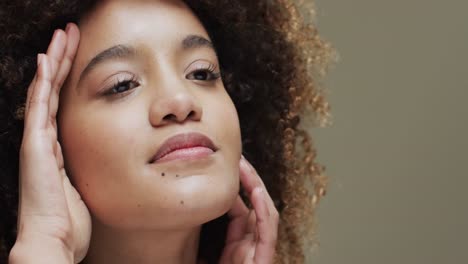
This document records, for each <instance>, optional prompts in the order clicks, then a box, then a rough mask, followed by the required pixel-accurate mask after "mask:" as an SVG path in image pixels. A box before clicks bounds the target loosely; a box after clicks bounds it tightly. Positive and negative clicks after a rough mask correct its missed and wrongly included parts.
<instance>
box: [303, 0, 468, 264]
mask: <svg viewBox="0 0 468 264" xmlns="http://www.w3.org/2000/svg"><path fill="white" fill-rule="evenodd" d="M316 4H317V8H318V25H319V29H320V31H321V33H322V34H323V36H325V38H327V39H328V40H330V41H331V42H332V43H333V44H334V46H335V47H336V49H337V50H338V51H339V53H340V57H341V59H340V62H339V63H338V64H336V66H335V67H334V69H333V70H332V71H331V74H330V75H329V76H328V79H327V86H328V89H329V90H328V91H329V99H330V101H331V103H332V108H333V109H332V112H333V115H334V120H333V122H334V124H333V125H332V126H331V127H328V128H325V129H312V132H313V134H314V138H315V140H316V144H317V147H318V149H319V160H320V161H321V162H322V163H324V164H325V165H326V166H327V169H328V174H329V175H330V180H331V181H330V186H329V192H328V193H327V196H326V197H325V199H324V200H322V203H321V205H320V209H319V221H320V222H319V230H318V232H319V234H318V235H319V240H320V247H319V248H318V249H317V250H314V251H313V254H312V256H311V257H310V259H309V260H308V263H316V264H341V263H351V264H354V263H356V264H357V263H359V264H371V263H372V264H376V263H377V264H385V263H392V264H393V263H398V264H403V263H408V264H409V263H411V264H415V263H416V264H419V263H425V264H426V263H462V264H466V263H468V169H467V166H468V139H467V136H468V1H466V0H459V1H456V0H448V1H440V0H439V1H435V0H426V1H424V0H417V1H411V0H406V1H405V0H392V1H381V0H380V1H375V0H354V1H345V0H341V1H338V0H316Z"/></svg>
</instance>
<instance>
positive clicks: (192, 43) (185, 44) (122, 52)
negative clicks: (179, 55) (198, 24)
mask: <svg viewBox="0 0 468 264" xmlns="http://www.w3.org/2000/svg"><path fill="white" fill-rule="evenodd" d="M181 47H182V49H183V50H191V49H199V48H209V49H212V50H213V51H215V49H214V46H213V43H212V42H211V41H210V40H208V39H206V38H205V37H203V36H200V35H188V36H186V37H185V38H184V39H183V40H182V43H181ZM215 53H216V51H215ZM136 54H137V49H136V48H134V47H132V46H128V45H116V46H113V47H110V48H108V49H106V50H104V51H102V52H100V53H99V54H97V55H96V56H94V58H92V59H91V61H90V62H89V63H88V65H86V67H85V69H84V70H83V71H82V72H81V74H80V78H79V81H81V80H82V79H84V78H85V77H86V75H87V74H88V73H89V72H90V71H91V70H92V69H93V68H95V67H96V66H97V65H98V64H101V63H103V62H105V61H109V60H115V59H125V58H131V57H134V56H136Z"/></svg>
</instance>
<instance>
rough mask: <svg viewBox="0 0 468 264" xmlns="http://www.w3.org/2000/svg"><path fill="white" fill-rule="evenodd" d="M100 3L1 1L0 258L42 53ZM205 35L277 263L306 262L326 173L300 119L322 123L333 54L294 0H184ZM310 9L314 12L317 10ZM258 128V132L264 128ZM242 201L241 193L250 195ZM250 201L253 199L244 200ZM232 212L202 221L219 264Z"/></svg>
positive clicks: (208, 255)
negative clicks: (274, 214)
mask: <svg viewBox="0 0 468 264" xmlns="http://www.w3.org/2000/svg"><path fill="white" fill-rule="evenodd" d="M93 2H94V1H90V0H88V1H78V0H73V1H70V0H67V1H65V0H48V1H45V0H44V1H29V0H23V1H1V2H0V7H1V8H0V35H1V37H0V47H1V50H0V146H1V148H0V208H1V210H2V213H1V214H0V262H2V263H3V262H5V263H6V260H7V257H8V252H9V250H10V249H11V247H12V246H13V244H14V242H15V239H16V218H17V209H18V165H19V149H20V144H21V137H22V132H23V120H22V119H23V112H24V103H25V98H26V92H27V91H26V87H28V85H29V82H30V80H31V79H32V77H33V75H34V72H35V70H36V54H37V53H40V52H44V51H45V50H46V49H47V46H48V44H49V41H50V37H51V36H52V33H53V31H54V30H55V29H56V28H63V27H64V25H65V24H66V23H67V22H77V21H78V20H79V18H80V17H81V16H82V14H83V13H84V12H86V11H87V10H89V8H91V7H92V5H93V4H94V3H93ZM185 2H186V4H187V5H188V6H189V7H190V8H191V9H192V10H193V11H194V13H195V14H196V15H197V16H198V18H199V19H200V20H201V21H202V23H203V25H204V26H205V28H206V30H207V31H208V33H209V35H210V37H211V39H212V41H213V43H214V45H215V48H216V51H217V54H218V57H219V61H220V65H221V69H222V78H223V82H224V85H225V87H226V89H227V91H228V93H229V95H230V96H231V98H232V100H233V101H234V104H235V106H236V108H237V111H238V114H239V119H240V127H241V134H242V144H243V147H242V148H243V154H244V156H245V157H246V158H247V159H248V160H249V161H251V163H252V164H253V165H254V167H255V168H256V169H257V171H258V173H259V175H261V177H262V179H263V181H264V182H265V185H266V187H267V189H268V190H269V193H270V195H271V197H272V198H273V200H274V202H275V205H276V207H277V209H278V212H279V213H280V224H279V234H278V244H277V251H276V252H277V253H276V258H275V259H276V262H277V263H303V262H304V258H305V256H304V255H305V254H304V251H305V249H306V248H308V247H309V246H310V245H311V243H313V242H314V241H315V240H314V239H313V238H314V236H313V233H314V225H315V224H314V210H315V208H316V206H317V203H318V201H319V200H320V198H321V197H322V196H323V195H325V186H326V177H325V176H324V175H323V170H324V169H323V167H322V166H321V165H319V164H318V163H316V161H315V158H316V151H315V149H314V147H313V144H312V141H311V138H310V136H309V135H308V134H307V132H306V130H305V129H303V128H301V127H302V126H301V125H302V124H303V123H304V121H306V120H304V117H308V118H310V119H309V120H311V121H314V122H315V123H316V124H317V123H318V124H319V125H322V124H324V122H326V120H327V117H328V113H329V105H328V104H327V102H326V100H325V99H324V95H323V94H324V93H323V89H321V88H320V86H321V85H320V82H319V81H318V80H320V78H321V77H322V76H323V74H324V72H325V71H326V68H327V65H328V63H329V60H330V58H332V57H333V52H332V49H331V47H330V45H329V44H328V43H327V42H325V41H323V40H322V39H321V38H320V36H319V35H318V32H317V29H316V27H315V26H314V24H313V23H311V22H307V20H306V19H305V17H307V18H310V17H312V16H310V14H304V12H303V11H304V10H305V11H311V12H313V10H314V7H313V5H312V3H302V4H298V3H296V2H297V1H293V0H259V1H251V0H235V1H234V0H203V1H200V0H185ZM312 15H313V14H312ZM259 131H260V133H259ZM244 198H245V197H244ZM244 200H245V201H246V202H247V199H244ZM227 221H228V219H227V217H226V215H225V216H223V217H220V218H218V219H216V220H213V221H212V222H209V223H207V224H205V225H204V226H203V229H202V234H201V241H200V256H201V257H202V258H203V259H205V260H206V261H207V262H208V263H216V262H217V259H218V258H219V256H220V254H221V251H222V249H223V247H224V236H225V231H226V227H227Z"/></svg>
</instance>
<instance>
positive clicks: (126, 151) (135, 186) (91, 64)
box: [58, 0, 241, 229]
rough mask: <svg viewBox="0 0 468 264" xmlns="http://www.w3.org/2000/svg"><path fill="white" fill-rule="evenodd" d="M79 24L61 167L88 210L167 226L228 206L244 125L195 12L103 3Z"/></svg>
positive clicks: (116, 222)
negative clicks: (63, 159) (164, 146)
mask: <svg viewBox="0 0 468 264" xmlns="http://www.w3.org/2000/svg"><path fill="white" fill-rule="evenodd" d="M79 28H80V32H81V40H80V45H79V48H78V51H77V55H76V58H75V60H74V61H73V66H72V70H71V73H70V75H69V77H68V80H67V83H66V85H65V86H64V88H63V89H62V92H61V95H60V96H61V97H60V108H59V116H58V118H59V119H58V125H59V137H60V141H61V144H62V149H63V154H64V158H65V164H66V169H67V173H68V175H69V177H70V178H71V179H72V182H73V183H74V185H75V187H76V188H77V189H78V191H79V192H80V194H81V195H82V198H83V199H84V201H85V203H86V205H87V206H88V208H89V209H90V211H91V213H92V215H93V216H94V217H95V218H96V219H97V220H98V221H100V222H102V223H103V224H106V225H110V226H113V227H119V228H135V227H138V228H156V229H158V228H159V229H168V228H180V227H184V226H185V227H188V226H194V225H199V224H202V223H204V222H206V221H209V220H211V219H214V218H216V217H218V216H220V215H222V214H223V213H225V212H226V211H227V210H228V209H229V208H230V206H231V204H232V203H233V201H234V200H235V198H236V196H237V193H238V190H239V178H238V173H239V168H238V166H239V165H238V164H239V159H240V155H241V140H240V130H239V121H238V117H237V113H236V110H235V107H234V105H233V103H232V101H231V99H230V97H229V96H228V94H227V93H226V91H225V89H224V86H223V83H222V80H221V79H220V78H218V77H219V67H218V60H217V57H216V53H215V51H214V49H213V47H212V45H211V42H210V39H209V37H208V34H207V32H206V31H205V29H204V28H203V26H202V25H201V23H200V22H199V21H198V19H197V17H196V16H195V15H194V14H193V13H192V12H191V10H190V9H189V8H188V7H187V6H186V5H185V4H183V3H182V2H180V1H169V0H168V1H100V2H99V4H98V5H97V6H96V7H95V8H94V9H93V10H92V11H91V12H89V13H88V14H87V15H86V16H85V17H83V19H82V20H81V21H80V24H79ZM187 133H201V134H203V135H205V136H206V137H208V138H209V139H211V141H212V142H213V144H214V148H213V146H208V145H207V143H206V142H205V141H203V140H202V139H200V138H197V137H196V136H193V135H188V136H187ZM180 134H182V136H181V137H179V138H178V140H179V141H177V142H176V143H174V142H172V143H170V142H169V145H170V148H169V149H166V151H163V152H164V153H160V154H162V155H164V154H166V153H167V152H169V154H167V155H166V156H163V157H162V158H160V159H158V160H157V161H155V162H153V159H154V156H155V155H156V153H157V152H158V150H161V146H162V145H163V143H164V142H166V140H167V139H169V138H171V137H172V136H175V135H180ZM174 147H181V148H182V149H180V150H173V148H174ZM171 151H172V152H171Z"/></svg>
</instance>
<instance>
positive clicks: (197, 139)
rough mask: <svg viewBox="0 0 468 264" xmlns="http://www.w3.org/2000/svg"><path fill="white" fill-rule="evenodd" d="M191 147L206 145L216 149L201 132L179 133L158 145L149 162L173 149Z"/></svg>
mask: <svg viewBox="0 0 468 264" xmlns="http://www.w3.org/2000/svg"><path fill="white" fill-rule="evenodd" d="M193 147H206V148H210V149H211V150H213V152H215V151H216V150H217V149H218V148H217V147H216V146H215V145H214V143H213V141H212V140H211V139H210V138H209V137H207V136H205V135H203V134H201V133H197V132H191V133H181V134H177V135H175V136H172V137H170V138H168V139H167V140H165V141H164V142H163V143H162V144H161V146H160V147H159V149H158V151H157V152H156V154H155V155H154V156H153V157H152V158H151V160H150V163H153V162H156V161H157V160H158V159H160V158H162V157H164V156H165V155H167V154H169V153H171V152H172V151H174V150H178V149H184V148H193Z"/></svg>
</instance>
